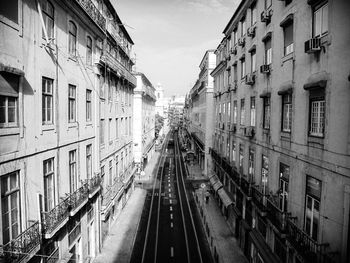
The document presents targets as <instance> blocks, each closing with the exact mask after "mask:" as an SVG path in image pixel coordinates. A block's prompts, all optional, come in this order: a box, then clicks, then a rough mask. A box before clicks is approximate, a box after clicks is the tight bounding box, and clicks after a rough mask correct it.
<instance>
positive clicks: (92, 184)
mask: <svg viewBox="0 0 350 263" xmlns="http://www.w3.org/2000/svg"><path fill="white" fill-rule="evenodd" d="M87 183H88V185H89V198H92V197H93V196H94V195H95V194H96V193H97V192H98V191H99V190H100V186H101V176H99V175H96V176H94V177H92V178H90V179H88V181H87Z"/></svg>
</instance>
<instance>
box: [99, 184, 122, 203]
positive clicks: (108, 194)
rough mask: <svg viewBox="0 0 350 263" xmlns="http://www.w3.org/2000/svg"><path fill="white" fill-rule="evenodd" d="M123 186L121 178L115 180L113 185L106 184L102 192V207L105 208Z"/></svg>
mask: <svg viewBox="0 0 350 263" xmlns="http://www.w3.org/2000/svg"><path fill="white" fill-rule="evenodd" d="M122 187H123V182H122V179H121V178H120V180H115V181H114V183H113V185H110V186H107V188H106V190H105V192H104V193H103V200H102V207H104V209H105V208H107V207H108V206H109V204H110V203H111V201H112V200H113V199H114V198H115V196H116V195H117V193H118V192H119V191H120V189H121V188H122Z"/></svg>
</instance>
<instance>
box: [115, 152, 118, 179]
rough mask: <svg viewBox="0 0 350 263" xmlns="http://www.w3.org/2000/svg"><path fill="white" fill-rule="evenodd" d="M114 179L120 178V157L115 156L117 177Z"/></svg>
mask: <svg viewBox="0 0 350 263" xmlns="http://www.w3.org/2000/svg"><path fill="white" fill-rule="evenodd" d="M114 180H115V181H116V180H119V157H118V156H117V157H115V178H114Z"/></svg>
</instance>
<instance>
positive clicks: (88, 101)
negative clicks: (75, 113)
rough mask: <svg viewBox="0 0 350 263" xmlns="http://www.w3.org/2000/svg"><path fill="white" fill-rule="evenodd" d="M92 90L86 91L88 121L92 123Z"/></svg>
mask: <svg viewBox="0 0 350 263" xmlns="http://www.w3.org/2000/svg"><path fill="white" fill-rule="evenodd" d="M91 95H92V91H91V90H88V89H87V90H86V121H87V122H90V121H91V120H92V108H91Z"/></svg>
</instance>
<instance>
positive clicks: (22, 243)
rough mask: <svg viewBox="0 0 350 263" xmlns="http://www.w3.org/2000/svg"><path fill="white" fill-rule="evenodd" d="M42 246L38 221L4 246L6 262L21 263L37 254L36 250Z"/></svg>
mask: <svg viewBox="0 0 350 263" xmlns="http://www.w3.org/2000/svg"><path fill="white" fill-rule="evenodd" d="M40 244H41V234H40V228H39V221H36V222H35V223H34V224H33V225H32V226H30V227H29V228H27V229H26V230H25V231H23V232H22V233H21V234H20V235H19V236H17V237H16V238H15V239H13V240H11V241H10V242H9V243H7V244H5V245H3V246H2V250H3V255H4V258H5V262H20V261H21V260H23V259H24V258H27V259H29V258H31V253H32V252H34V253H35V252H36V251H34V250H35V249H36V248H39V247H40ZM34 253H33V254H34ZM0 261H1V260H0Z"/></svg>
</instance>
